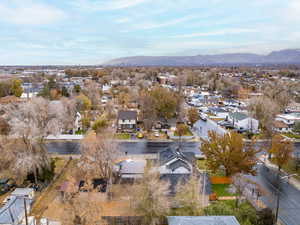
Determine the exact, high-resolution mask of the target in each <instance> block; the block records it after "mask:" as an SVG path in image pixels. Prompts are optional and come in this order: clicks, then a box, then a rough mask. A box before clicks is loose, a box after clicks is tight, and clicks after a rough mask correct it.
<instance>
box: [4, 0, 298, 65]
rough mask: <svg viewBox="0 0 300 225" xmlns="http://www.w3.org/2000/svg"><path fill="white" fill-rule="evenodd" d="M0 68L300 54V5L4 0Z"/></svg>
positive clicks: (290, 1) (230, 0)
mask: <svg viewBox="0 0 300 225" xmlns="http://www.w3.org/2000/svg"><path fill="white" fill-rule="evenodd" d="M0 15H1V16H0V41H1V46H0V64H1V65H5V64H9V65H16V64H19V65H32V64H100V63H102V62H105V61H107V60H109V59H113V58H118V57H124V56H135V55H197V54H215V53H232V52H251V53H260V54H267V53H269V52H270V51H272V50H280V49H286V48H300V0H0Z"/></svg>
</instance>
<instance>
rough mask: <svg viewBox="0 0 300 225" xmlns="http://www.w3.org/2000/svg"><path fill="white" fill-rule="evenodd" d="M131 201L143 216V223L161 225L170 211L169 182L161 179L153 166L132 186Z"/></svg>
mask: <svg viewBox="0 0 300 225" xmlns="http://www.w3.org/2000/svg"><path fill="white" fill-rule="evenodd" d="M129 193H130V201H131V205H132V207H133V209H134V211H135V212H136V213H137V214H138V215H141V216H143V217H142V218H143V225H159V224H161V221H162V219H163V218H164V217H165V216H166V215H168V213H169V211H170V206H171V205H170V201H169V199H168V197H167V194H168V193H169V183H167V182H164V181H161V180H160V175H159V173H157V172H155V171H153V169H151V166H148V167H147V168H146V169H145V172H144V175H143V178H142V179H141V180H140V181H136V183H135V184H134V185H133V186H132V187H130V192H129Z"/></svg>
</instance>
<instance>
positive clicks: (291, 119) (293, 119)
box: [276, 113, 300, 126]
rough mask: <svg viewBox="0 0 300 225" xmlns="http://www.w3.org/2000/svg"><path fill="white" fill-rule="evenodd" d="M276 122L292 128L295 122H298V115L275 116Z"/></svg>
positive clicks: (299, 117)
mask: <svg viewBox="0 0 300 225" xmlns="http://www.w3.org/2000/svg"><path fill="white" fill-rule="evenodd" d="M276 120H278V121H282V122H284V123H285V124H287V125H289V126H292V125H294V124H295V122H297V121H300V114H299V113H289V114H279V115H277V116H276Z"/></svg>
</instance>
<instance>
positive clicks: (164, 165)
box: [114, 147, 201, 195]
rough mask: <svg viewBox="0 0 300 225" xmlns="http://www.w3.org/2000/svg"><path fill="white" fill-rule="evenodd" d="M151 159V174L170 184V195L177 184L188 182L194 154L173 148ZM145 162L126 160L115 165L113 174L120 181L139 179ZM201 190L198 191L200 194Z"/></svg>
mask: <svg viewBox="0 0 300 225" xmlns="http://www.w3.org/2000/svg"><path fill="white" fill-rule="evenodd" d="M155 158H156V159H153V161H154V163H153V168H152V170H153V172H159V174H160V179H161V180H164V181H168V182H169V183H170V187H169V190H170V193H169V194H170V195H173V194H175V193H176V186H177V184H178V183H179V182H188V181H189V178H190V176H191V175H192V174H193V173H194V172H195V171H194V167H193V165H194V161H195V153H193V152H181V151H180V150H179V149H175V148H174V147H168V148H166V149H165V150H163V151H160V152H159V153H158V154H157V156H156V157H155ZM146 165H147V161H146V160H145V159H126V160H123V161H121V162H119V163H117V164H116V165H115V168H114V170H115V172H117V173H118V174H119V177H120V178H121V181H128V180H134V179H140V178H142V177H143V174H144V170H145V168H146ZM200 191H201V190H199V193H200Z"/></svg>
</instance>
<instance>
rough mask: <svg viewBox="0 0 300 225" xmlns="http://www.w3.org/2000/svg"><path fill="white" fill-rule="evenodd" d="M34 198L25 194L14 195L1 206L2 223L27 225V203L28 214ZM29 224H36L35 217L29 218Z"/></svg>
mask: <svg viewBox="0 0 300 225" xmlns="http://www.w3.org/2000/svg"><path fill="white" fill-rule="evenodd" d="M31 204H32V199H29V198H26V197H24V196H12V197H11V198H10V200H9V201H8V202H7V203H6V204H5V205H4V206H3V207H2V208H0V224H4V225H25V224H26V221H25V205H26V210H27V213H28V215H29V214H30V210H31ZM27 221H28V225H35V224H36V223H35V219H34V217H28V218H27Z"/></svg>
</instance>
